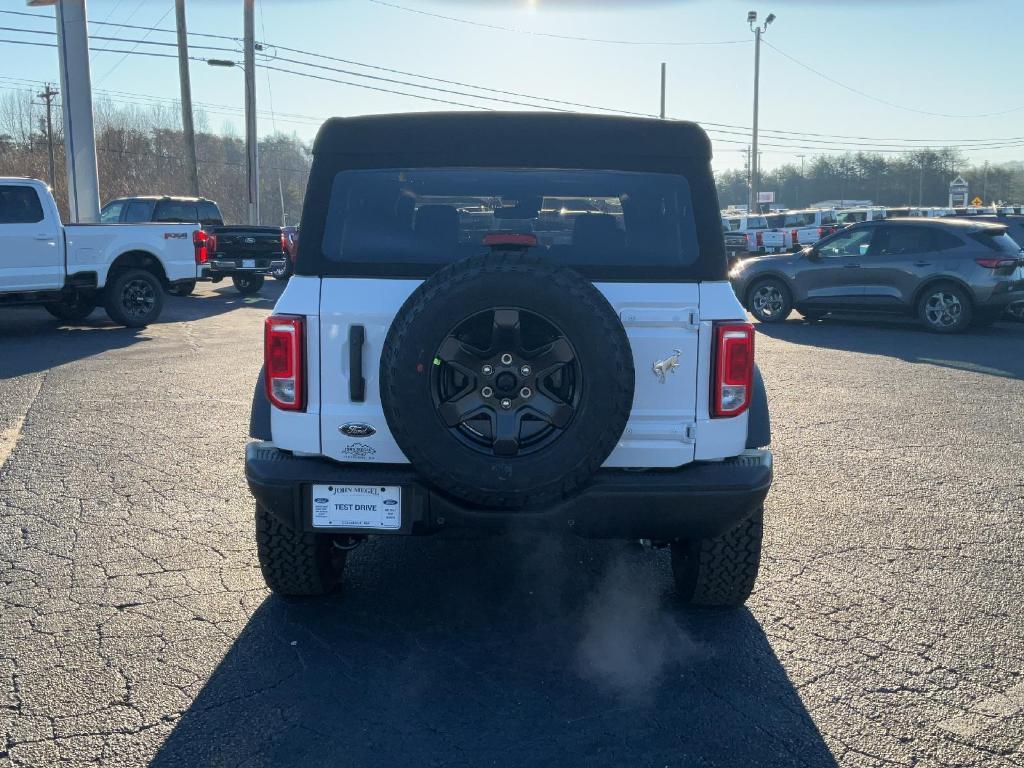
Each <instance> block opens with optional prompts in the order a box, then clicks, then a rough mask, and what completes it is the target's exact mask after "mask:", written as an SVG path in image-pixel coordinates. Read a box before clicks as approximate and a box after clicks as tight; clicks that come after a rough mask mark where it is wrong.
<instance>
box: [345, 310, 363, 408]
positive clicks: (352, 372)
mask: <svg viewBox="0 0 1024 768" xmlns="http://www.w3.org/2000/svg"><path fill="white" fill-rule="evenodd" d="M365 340H366V330H365V329H364V328H363V326H361V325H352V326H349V329H348V397H349V400H351V401H352V402H353V403H362V402H364V401H365V400H366V379H365V378H364V377H363V342H364V341H365Z"/></svg>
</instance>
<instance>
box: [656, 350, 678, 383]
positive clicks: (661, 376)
mask: <svg viewBox="0 0 1024 768" xmlns="http://www.w3.org/2000/svg"><path fill="white" fill-rule="evenodd" d="M681 354H683V353H682V352H681V351H680V350H678V349H673V350H672V354H671V355H669V356H668V357H666V358H665V359H664V360H656V361H655V362H654V365H652V366H651V371H653V373H654V375H655V376H657V377H658V383H659V384H664V383H665V374H666V373H675V372H676V368H678V367H679V356H680V355H681Z"/></svg>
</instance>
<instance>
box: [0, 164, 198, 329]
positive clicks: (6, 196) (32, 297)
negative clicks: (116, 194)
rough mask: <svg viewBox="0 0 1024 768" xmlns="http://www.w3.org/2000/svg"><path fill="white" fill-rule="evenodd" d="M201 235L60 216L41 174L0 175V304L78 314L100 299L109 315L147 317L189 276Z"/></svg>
mask: <svg viewBox="0 0 1024 768" xmlns="http://www.w3.org/2000/svg"><path fill="white" fill-rule="evenodd" d="M201 236H202V231H201V230H200V228H199V226H198V225H195V224H63V223H61V220H60V211H59V210H58V208H57V203H56V202H55V201H54V199H53V195H52V194H51V192H50V188H49V187H48V186H46V184H45V183H44V182H42V181H39V180H38V179H26V178H0V306H24V305H26V304H41V305H42V306H43V307H44V308H45V309H46V311H47V312H49V313H50V314H51V315H53V316H54V317H56V318H58V319H60V320H64V321H66V322H78V321H80V320H83V319H85V318H86V317H88V316H89V315H90V314H91V313H92V311H93V310H94V309H96V307H97V306H98V305H100V304H102V305H103V308H104V309H105V310H106V312H107V314H108V315H109V316H110V319H111V320H113V321H114V322H115V323H119V324H121V325H126V326H129V327H132V328H139V327H142V326H144V325H148V324H149V323H153V322H156V320H157V318H158V317H159V316H160V311H161V309H162V308H163V304H164V293H165V291H172V290H174V289H175V288H176V287H178V286H181V285H188V284H194V283H195V281H196V278H197V276H198V275H199V268H198V264H199V261H200V259H201V258H202V259H203V260H205V258H206V253H205V244H204V243H201V242H199V239H200V238H201Z"/></svg>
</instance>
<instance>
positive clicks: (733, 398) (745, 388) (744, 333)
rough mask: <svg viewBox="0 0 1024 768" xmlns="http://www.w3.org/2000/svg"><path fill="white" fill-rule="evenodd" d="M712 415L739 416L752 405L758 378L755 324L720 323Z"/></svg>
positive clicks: (715, 360)
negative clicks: (754, 384) (755, 363)
mask: <svg viewBox="0 0 1024 768" xmlns="http://www.w3.org/2000/svg"><path fill="white" fill-rule="evenodd" d="M714 345H715V346H714V360H713V361H712V366H713V370H714V374H715V375H714V378H713V379H712V381H711V416H712V417H713V418H722V417H725V416H739V415H740V414H741V413H743V412H744V411H745V410H747V407H748V406H749V405H750V391H751V388H752V385H753V377H754V326H753V325H751V324H750V323H716V324H715V336H714Z"/></svg>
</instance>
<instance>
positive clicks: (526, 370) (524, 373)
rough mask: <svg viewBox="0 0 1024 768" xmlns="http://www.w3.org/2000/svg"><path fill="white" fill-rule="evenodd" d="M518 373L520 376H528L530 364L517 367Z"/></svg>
mask: <svg viewBox="0 0 1024 768" xmlns="http://www.w3.org/2000/svg"><path fill="white" fill-rule="evenodd" d="M519 373H520V375H522V376H529V375H530V366H528V365H524V366H523V367H522V368H520V369H519Z"/></svg>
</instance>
